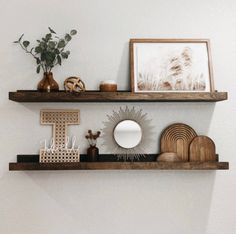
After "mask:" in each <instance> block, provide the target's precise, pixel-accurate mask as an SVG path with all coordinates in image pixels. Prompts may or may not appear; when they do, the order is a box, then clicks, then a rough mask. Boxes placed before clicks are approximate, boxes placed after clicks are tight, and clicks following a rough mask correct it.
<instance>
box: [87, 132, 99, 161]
mask: <svg viewBox="0 0 236 234" xmlns="http://www.w3.org/2000/svg"><path fill="white" fill-rule="evenodd" d="M100 134H101V132H100V131H97V133H96V134H93V132H92V130H88V134H87V135H86V136H85V138H86V139H87V140H88V143H89V148H88V149H87V161H89V162H96V161H98V155H99V149H98V148H97V147H96V144H97V139H98V138H99V136H100Z"/></svg>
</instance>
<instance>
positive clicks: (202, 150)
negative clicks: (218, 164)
mask: <svg viewBox="0 0 236 234" xmlns="http://www.w3.org/2000/svg"><path fill="white" fill-rule="evenodd" d="M189 161H201V162H206V161H217V156H216V149H215V143H214V142H213V140H212V139H211V138H209V137H207V136H197V137H195V138H194V139H193V140H192V142H191V144H190V148H189Z"/></svg>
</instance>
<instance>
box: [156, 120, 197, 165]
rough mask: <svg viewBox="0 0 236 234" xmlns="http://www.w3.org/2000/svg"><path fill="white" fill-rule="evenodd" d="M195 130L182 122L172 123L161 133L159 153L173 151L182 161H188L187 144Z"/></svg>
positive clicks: (194, 135)
mask: <svg viewBox="0 0 236 234" xmlns="http://www.w3.org/2000/svg"><path fill="white" fill-rule="evenodd" d="M196 136H197V134H196V132H195V131H194V130H193V129H192V128H191V127H190V126H188V125H186V124H182V123H176V124H172V125H170V126H169V127H167V128H166V129H165V130H164V131H163V133H162V134H161V153H165V152H175V153H177V156H178V158H179V159H180V160H182V161H189V145H190V143H191V141H192V140H193V138H194V137H196Z"/></svg>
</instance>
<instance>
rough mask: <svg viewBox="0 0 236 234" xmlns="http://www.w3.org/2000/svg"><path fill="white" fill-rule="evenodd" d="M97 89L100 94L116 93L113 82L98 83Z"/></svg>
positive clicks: (115, 86) (115, 85)
mask: <svg viewBox="0 0 236 234" xmlns="http://www.w3.org/2000/svg"><path fill="white" fill-rule="evenodd" d="M99 88H100V91H101V92H116V91H117V84H116V82H115V81H114V80H106V81H102V82H101V83H100V86H99Z"/></svg>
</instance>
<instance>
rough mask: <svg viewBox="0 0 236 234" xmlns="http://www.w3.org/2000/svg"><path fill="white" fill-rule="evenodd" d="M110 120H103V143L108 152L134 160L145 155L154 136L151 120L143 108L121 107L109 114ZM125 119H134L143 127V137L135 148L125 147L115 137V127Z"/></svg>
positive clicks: (120, 157)
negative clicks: (143, 111)
mask: <svg viewBox="0 0 236 234" xmlns="http://www.w3.org/2000/svg"><path fill="white" fill-rule="evenodd" d="M107 117H108V121H106V122H103V123H104V128H103V130H102V132H103V136H102V138H103V140H104V143H103V145H104V146H105V147H106V148H107V150H108V152H110V153H112V154H115V155H117V156H118V159H124V160H125V161H126V160H128V159H129V160H132V161H133V160H134V159H139V158H140V157H142V156H143V157H145V152H146V149H147V147H148V145H149V144H150V142H151V140H152V138H151V135H152V128H153V127H152V126H151V120H150V119H147V114H143V113H142V109H140V110H135V108H134V107H133V108H132V109H129V108H128V107H127V106H126V107H125V108H124V109H123V108H121V107H120V109H119V110H118V111H113V113H112V115H107ZM123 120H133V121H135V122H137V123H138V124H139V125H140V127H141V129H142V138H141V141H140V143H139V144H138V145H137V146H135V147H133V148H129V149H127V148H123V147H121V146H120V145H118V144H117V143H116V141H115V139H114V129H115V127H116V126H117V124H118V123H120V122H121V121H123Z"/></svg>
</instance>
